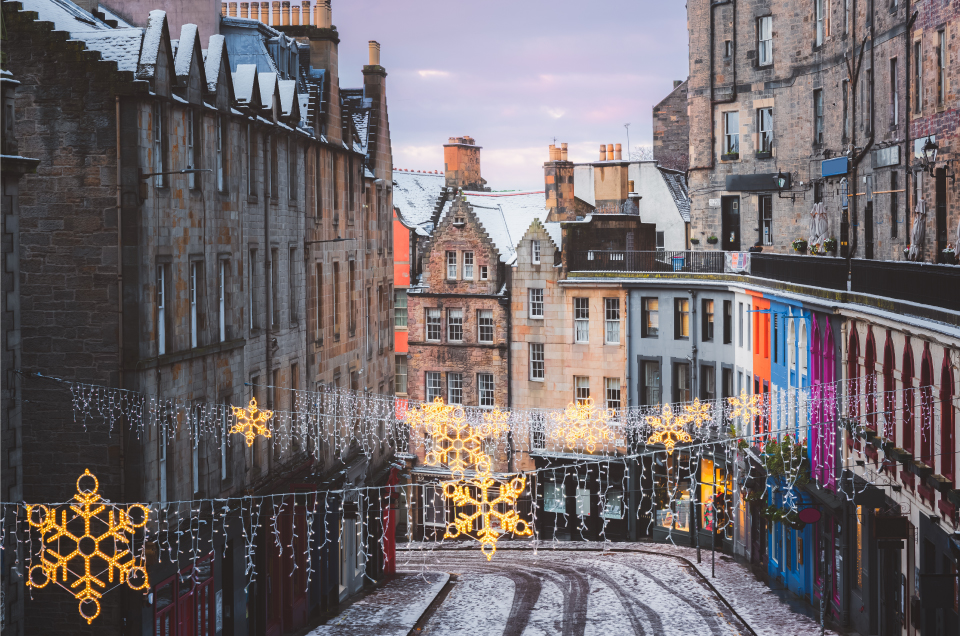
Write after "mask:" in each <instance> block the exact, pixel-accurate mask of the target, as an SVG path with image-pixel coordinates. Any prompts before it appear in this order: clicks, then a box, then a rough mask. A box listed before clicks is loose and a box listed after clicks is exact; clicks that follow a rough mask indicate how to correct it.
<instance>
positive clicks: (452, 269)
mask: <svg viewBox="0 0 960 636" xmlns="http://www.w3.org/2000/svg"><path fill="white" fill-rule="evenodd" d="M446 262H447V280H457V253H456V252H451V251H449V250H447V253H446Z"/></svg>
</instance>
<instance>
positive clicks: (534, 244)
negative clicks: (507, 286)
mask: <svg viewBox="0 0 960 636" xmlns="http://www.w3.org/2000/svg"><path fill="white" fill-rule="evenodd" d="M530 256H531V258H532V261H533V264H534V265H539V264H540V241H538V240H533V241H530Z"/></svg>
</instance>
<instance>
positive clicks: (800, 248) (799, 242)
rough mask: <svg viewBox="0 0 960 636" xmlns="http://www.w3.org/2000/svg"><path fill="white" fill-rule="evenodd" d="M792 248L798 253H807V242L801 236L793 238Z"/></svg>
mask: <svg viewBox="0 0 960 636" xmlns="http://www.w3.org/2000/svg"><path fill="white" fill-rule="evenodd" d="M793 249H794V251H796V252H797V253H798V254H806V253H807V242H806V241H805V240H804V239H802V238H798V239H795V240H794V241H793Z"/></svg>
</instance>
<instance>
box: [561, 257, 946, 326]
mask: <svg viewBox="0 0 960 636" xmlns="http://www.w3.org/2000/svg"><path fill="white" fill-rule="evenodd" d="M849 268H850V274H851V285H850V291H852V292H857V293H861V294H870V295H873V296H881V297H884V298H890V299H894V300H903V301H908V302H914V303H919V304H922V305H929V306H931V307H942V308H944V309H952V310H956V311H960V293H958V290H960V266H956V265H935V264H933V263H910V262H891V261H871V260H864V259H859V258H855V259H853V260H852V261H851V262H850V265H849ZM567 269H568V270H569V271H581V272H677V273H687V274H720V273H723V271H724V252H722V251H720V250H710V251H699V252H694V251H679V252H675V251H667V250H657V251H643V252H641V251H627V250H586V251H577V252H571V253H570V256H569V260H568V262H567ZM847 269H848V265H847V261H846V259H843V258H835V257H829V256H794V255H788V254H751V255H750V275H751V276H756V277H759V278H768V279H771V280H777V281H783V282H786V283H795V284H797V285H807V286H810V287H820V288H823V289H832V290H836V291H846V289H847Z"/></svg>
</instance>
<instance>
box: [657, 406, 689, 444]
mask: <svg viewBox="0 0 960 636" xmlns="http://www.w3.org/2000/svg"><path fill="white" fill-rule="evenodd" d="M689 421H690V418H689V417H688V416H686V415H674V414H673V411H672V410H671V409H670V406H669V405H666V404H665V405H664V406H663V411H662V412H661V413H660V417H655V416H653V415H650V416H647V424H649V425H650V426H652V427H653V430H654V432H653V435H651V436H650V437H649V439H647V444H664V445H665V446H666V447H667V455H672V454H673V447H674V446H676V445H677V444H678V443H680V442H691V441H693V438H691V437H690V434H689V433H687V432H686V431H685V430H684V429H683V427H684V426H685V425H686V424H687V422H689Z"/></svg>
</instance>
